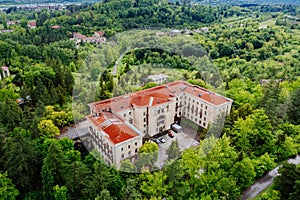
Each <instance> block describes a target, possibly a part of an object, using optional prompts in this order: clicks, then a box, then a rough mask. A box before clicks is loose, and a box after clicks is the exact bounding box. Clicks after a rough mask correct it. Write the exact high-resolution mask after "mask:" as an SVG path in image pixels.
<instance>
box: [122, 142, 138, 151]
mask: <svg viewBox="0 0 300 200" xmlns="http://www.w3.org/2000/svg"><path fill="white" fill-rule="evenodd" d="M134 145H135V146H137V142H135V143H134ZM127 147H128V149H130V144H129V145H128V146H127ZM123 150H124V148H123V147H122V148H121V151H123Z"/></svg>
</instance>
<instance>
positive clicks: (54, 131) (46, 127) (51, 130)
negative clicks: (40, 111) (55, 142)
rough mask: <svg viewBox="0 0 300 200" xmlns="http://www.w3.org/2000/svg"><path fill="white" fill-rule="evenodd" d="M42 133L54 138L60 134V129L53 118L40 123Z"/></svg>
mask: <svg viewBox="0 0 300 200" xmlns="http://www.w3.org/2000/svg"><path fill="white" fill-rule="evenodd" d="M37 128H38V130H39V132H40V135H41V136H42V137H45V138H52V137H55V136H57V135H59V132H60V131H59V129H58V128H57V126H55V125H54V123H53V121H52V120H47V119H46V120H42V121H40V123H39V124H38V127H37Z"/></svg>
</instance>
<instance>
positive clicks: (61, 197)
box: [53, 185, 68, 200]
mask: <svg viewBox="0 0 300 200" xmlns="http://www.w3.org/2000/svg"><path fill="white" fill-rule="evenodd" d="M53 190H54V199H55V200H68V198H67V192H68V188H67V187H66V186H61V187H60V186H59V185H56V186H54V188H53Z"/></svg>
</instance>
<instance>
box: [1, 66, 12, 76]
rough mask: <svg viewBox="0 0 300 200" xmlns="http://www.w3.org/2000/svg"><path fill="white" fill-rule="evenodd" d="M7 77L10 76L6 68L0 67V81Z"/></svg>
mask: <svg viewBox="0 0 300 200" xmlns="http://www.w3.org/2000/svg"><path fill="white" fill-rule="evenodd" d="M9 76H10V72H9V69H8V67H6V66H2V67H1V73H0V79H4V78H6V77H9Z"/></svg>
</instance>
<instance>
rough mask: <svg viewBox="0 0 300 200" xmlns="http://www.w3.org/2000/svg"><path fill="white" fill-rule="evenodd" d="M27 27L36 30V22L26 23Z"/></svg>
mask: <svg viewBox="0 0 300 200" xmlns="http://www.w3.org/2000/svg"><path fill="white" fill-rule="evenodd" d="M27 26H28V27H29V28H36V22H35V21H33V22H28V24H27Z"/></svg>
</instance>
